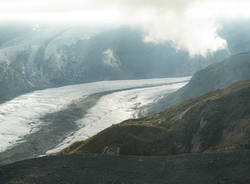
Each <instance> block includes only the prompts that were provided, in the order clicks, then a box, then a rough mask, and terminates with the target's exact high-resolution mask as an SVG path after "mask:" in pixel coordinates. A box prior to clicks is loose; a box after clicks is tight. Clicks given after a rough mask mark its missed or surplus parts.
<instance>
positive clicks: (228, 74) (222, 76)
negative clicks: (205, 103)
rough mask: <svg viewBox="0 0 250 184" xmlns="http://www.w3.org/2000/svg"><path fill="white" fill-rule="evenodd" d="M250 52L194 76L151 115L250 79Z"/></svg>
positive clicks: (162, 100)
mask: <svg viewBox="0 0 250 184" xmlns="http://www.w3.org/2000/svg"><path fill="white" fill-rule="evenodd" d="M249 71H250V52H246V53H241V54H238V55H234V56H231V57H230V58H228V59H226V60H225V61H223V62H221V63H216V64H213V65H210V66H208V67H207V68H205V69H203V70H200V71H198V72H197V73H195V74H194V76H193V77H192V79H191V80H190V82H189V83H188V84H187V85H186V86H185V87H183V88H181V89H179V90H178V91H176V92H174V93H172V94H170V95H168V96H166V97H164V98H162V99H160V100H159V101H158V102H157V103H155V105H153V106H152V107H151V108H150V110H149V113H153V112H158V111H160V110H162V109H166V108H167V107H170V106H173V105H177V104H179V103H181V102H184V101H185V100H188V99H191V98H195V97H197V96H200V95H202V94H204V93H207V92H209V91H211V90H216V89H219V88H224V87H227V86H229V85H231V84H233V83H234V82H237V81H241V80H248V79H250V72H249Z"/></svg>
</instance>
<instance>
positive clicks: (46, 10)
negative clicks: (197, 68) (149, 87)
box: [0, 0, 250, 56]
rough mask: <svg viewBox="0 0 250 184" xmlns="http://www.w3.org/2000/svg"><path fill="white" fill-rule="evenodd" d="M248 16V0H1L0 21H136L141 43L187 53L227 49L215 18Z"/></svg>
mask: <svg viewBox="0 0 250 184" xmlns="http://www.w3.org/2000/svg"><path fill="white" fill-rule="evenodd" d="M249 17H250V1H248V0H0V21H6V20H22V21H45V22H60V21H61V22H65V21H69V22H82V23H85V24H104V23H111V24H114V25H115V24H117V25H120V24H128V25H136V26H140V27H141V28H142V29H143V30H144V31H145V32H146V36H145V38H144V40H145V42H153V43H155V44H157V43H161V42H165V41H172V43H173V46H174V47H175V48H176V49H177V50H187V51H189V54H190V56H195V55H202V56H206V55H207V54H209V53H213V52H215V51H217V50H219V49H226V48H227V43H226V41H225V40H223V39H222V38H220V37H219V36H218V35H217V31H218V30H219V29H220V28H221V27H220V25H218V24H217V23H216V20H217V19H219V18H224V19H232V18H249Z"/></svg>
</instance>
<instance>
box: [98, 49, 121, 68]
mask: <svg viewBox="0 0 250 184" xmlns="http://www.w3.org/2000/svg"><path fill="white" fill-rule="evenodd" d="M102 55H103V63H104V64H105V65H107V66H109V67H112V68H114V69H118V68H120V64H121V63H120V60H119V58H118V57H117V56H116V55H115V53H114V51H113V50H112V49H107V50H106V51H104V52H103V53H102Z"/></svg>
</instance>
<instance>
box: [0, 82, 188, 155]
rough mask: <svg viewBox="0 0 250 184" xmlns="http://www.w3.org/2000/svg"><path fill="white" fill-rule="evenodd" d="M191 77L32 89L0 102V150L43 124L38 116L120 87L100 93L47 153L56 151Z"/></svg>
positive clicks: (130, 114)
mask: <svg viewBox="0 0 250 184" xmlns="http://www.w3.org/2000/svg"><path fill="white" fill-rule="evenodd" d="M189 79H190V77H185V78H161V79H146V80H121V81H102V82H94V83H85V84H79V85H71V86H64V87H59V88H51V89H45V90H39V91H34V92H31V93H28V94H24V95H21V96H19V97H17V98H15V99H12V100H10V101H7V102H5V103H3V104H0V152H3V151H5V150H7V149H9V148H11V147H13V146H15V145H17V144H18V143H21V142H24V141H25V136H27V135H29V134H33V133H35V132H36V131H38V130H39V129H40V127H41V126H42V124H43V123H44V122H43V121H42V120H41V119H40V118H41V117H42V116H44V115H46V114H48V113H52V112H57V111H60V110H62V109H63V108H65V107H66V106H67V105H68V104H70V103H71V102H72V101H74V100H77V99H80V98H87V97H88V96H89V95H91V94H95V93H100V92H108V91H112V90H120V91H118V92H113V93H109V94H106V95H104V96H102V97H101V98H100V99H99V101H98V102H97V103H96V104H95V105H94V106H93V107H91V108H90V109H88V111H87V113H86V115H85V116H84V117H83V118H82V119H79V120H77V121H76V122H75V123H76V124H77V126H78V130H77V131H76V132H72V133H71V134H70V135H68V136H67V138H65V139H64V141H63V142H62V143H61V144H59V145H57V146H56V147H55V148H54V149H52V150H49V151H48V152H47V153H53V152H56V151H59V150H61V149H63V148H65V147H66V146H68V145H69V144H71V143H73V142H74V141H77V140H83V139H86V138H88V137H90V136H92V135H95V134H96V133H98V132H100V131H101V130H103V129H105V128H107V127H109V126H111V125H112V124H115V123H120V122H121V121H123V120H126V119H129V118H134V117H137V114H136V113H137V112H138V111H137V110H138V109H139V108H140V107H143V106H144V105H147V104H150V103H153V101H154V100H155V99H156V98H159V97H160V96H161V95H164V94H167V93H170V92H173V91H175V90H177V89H179V88H180V87H182V86H184V85H185V84H186V83H187V82H188V81H189Z"/></svg>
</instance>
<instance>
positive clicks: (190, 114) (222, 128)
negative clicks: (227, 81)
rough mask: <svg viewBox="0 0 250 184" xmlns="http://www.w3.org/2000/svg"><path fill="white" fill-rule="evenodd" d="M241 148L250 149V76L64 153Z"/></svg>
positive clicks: (113, 128) (158, 152) (168, 152)
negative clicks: (246, 79)
mask: <svg viewBox="0 0 250 184" xmlns="http://www.w3.org/2000/svg"><path fill="white" fill-rule="evenodd" d="M242 148H243V149H247V148H250V80H248V81H242V82H238V83H235V84H233V85H232V86H230V87H228V88H226V89H219V90H216V91H212V92H209V93H207V94H205V95H202V96H200V97H198V98H194V99H191V100H188V101H186V102H184V103H182V104H180V105H177V106H174V107H171V108H169V109H167V110H165V111H163V112H160V113H156V114H154V115H151V116H148V117H145V118H141V119H136V120H127V121H125V122H123V123H120V124H118V125H113V126H111V127H110V128H108V129H106V130H104V131H102V132H100V133H99V134H97V135H96V136H94V137H91V138H90V139H88V140H86V141H80V142H76V143H75V144H73V145H71V146H70V147H68V148H66V149H65V150H63V151H62V152H61V153H60V154H82V153H103V152H104V151H105V150H107V149H109V150H119V154H124V155H171V154H178V153H194V152H210V151H232V150H236V149H242Z"/></svg>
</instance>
